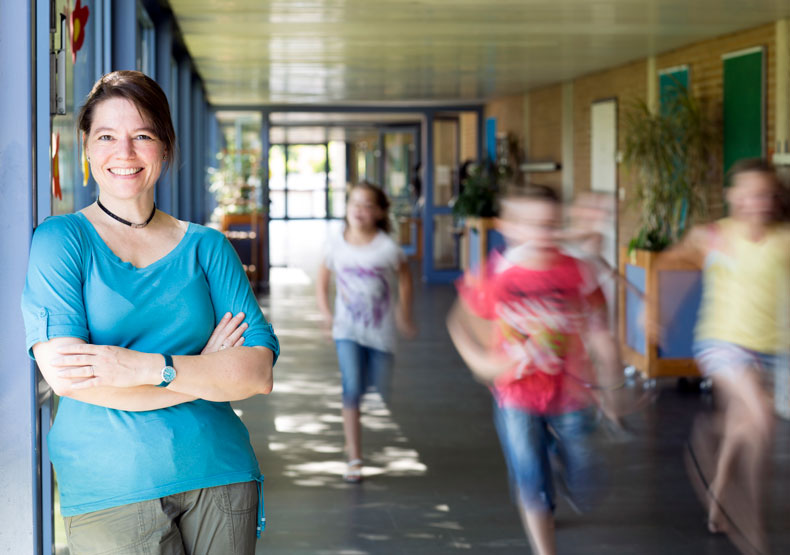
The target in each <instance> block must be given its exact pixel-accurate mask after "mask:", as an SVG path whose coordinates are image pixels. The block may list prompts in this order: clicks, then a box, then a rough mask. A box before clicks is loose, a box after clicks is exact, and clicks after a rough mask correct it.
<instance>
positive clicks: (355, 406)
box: [335, 339, 363, 460]
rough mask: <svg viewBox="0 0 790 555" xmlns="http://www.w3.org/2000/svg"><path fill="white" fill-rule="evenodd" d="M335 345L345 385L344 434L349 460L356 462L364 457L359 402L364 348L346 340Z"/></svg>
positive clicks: (340, 340) (341, 340) (361, 390)
mask: <svg viewBox="0 0 790 555" xmlns="http://www.w3.org/2000/svg"><path fill="white" fill-rule="evenodd" d="M335 345H336V347H337V360H338V364H339V365H340V376H341V378H342V383H343V432H344V433H345V437H346V452H347V454H348V458H349V460H356V459H360V458H361V457H362V445H361V439H360V426H359V402H360V399H361V398H362V393H363V389H362V387H363V384H362V371H363V368H362V366H363V352H362V349H363V348H362V346H360V345H358V344H357V343H355V342H354V341H349V340H346V339H338V340H337V341H335Z"/></svg>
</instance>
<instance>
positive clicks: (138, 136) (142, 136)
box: [135, 135, 152, 141]
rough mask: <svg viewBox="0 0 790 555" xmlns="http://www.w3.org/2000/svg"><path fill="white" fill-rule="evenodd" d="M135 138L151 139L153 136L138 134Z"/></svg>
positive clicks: (141, 139) (140, 139)
mask: <svg viewBox="0 0 790 555" xmlns="http://www.w3.org/2000/svg"><path fill="white" fill-rule="evenodd" d="M135 139H137V140H139V141H150V140H152V138H151V137H149V136H148V135H137V136H136V137H135Z"/></svg>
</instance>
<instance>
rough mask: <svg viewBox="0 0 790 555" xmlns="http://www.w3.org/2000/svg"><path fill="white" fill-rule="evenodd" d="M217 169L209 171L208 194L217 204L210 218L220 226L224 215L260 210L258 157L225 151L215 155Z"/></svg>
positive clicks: (234, 151) (231, 150) (247, 153)
mask: <svg viewBox="0 0 790 555" xmlns="http://www.w3.org/2000/svg"><path fill="white" fill-rule="evenodd" d="M217 160H218V161H219V166H218V167H217V168H209V170H208V171H209V183H210V185H209V191H210V192H211V193H212V194H213V195H214V198H215V199H216V201H217V207H216V208H215V209H214V212H213V213H212V215H211V219H212V221H214V222H220V221H221V220H222V217H223V216H224V215H226V214H250V213H252V212H257V211H259V210H260V206H259V202H258V191H259V190H260V186H261V180H260V177H259V176H258V173H259V165H260V162H259V160H258V156H257V153H255V152H250V151H237V150H236V149H232V148H231V149H224V150H222V151H220V152H218V153H217Z"/></svg>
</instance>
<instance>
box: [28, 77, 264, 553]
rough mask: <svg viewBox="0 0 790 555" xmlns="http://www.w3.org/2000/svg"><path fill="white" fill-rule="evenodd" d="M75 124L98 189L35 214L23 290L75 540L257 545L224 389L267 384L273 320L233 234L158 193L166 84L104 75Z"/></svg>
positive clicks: (255, 493)
mask: <svg viewBox="0 0 790 555" xmlns="http://www.w3.org/2000/svg"><path fill="white" fill-rule="evenodd" d="M79 127H80V130H81V131H82V132H83V141H84V145H85V150H86V153H87V155H88V157H89V160H90V168H91V173H92V174H93V176H94V178H95V179H96V182H97V184H98V187H99V199H97V201H96V203H94V204H91V205H90V206H88V207H86V208H85V209H84V210H82V211H80V212H77V213H75V214H67V215H63V216H56V217H53V218H49V219H47V220H46V221H44V223H42V224H41V225H40V226H39V227H38V228H37V230H36V232H35V234H34V236H33V242H32V245H31V250H30V263H29V268H28V273H27V282H26V287H25V290H24V293H23V297H22V309H23V314H24V317H25V328H26V337H27V347H28V349H29V352H30V354H31V356H33V357H34V358H35V360H36V362H37V363H38V365H39V368H40V369H41V372H42V375H43V376H44V378H45V379H46V381H47V382H48V383H49V385H50V386H51V387H52V388H53V390H54V391H55V392H56V393H57V394H58V395H60V396H61V397H62V399H61V402H60V405H59V409H58V413H57V416H56V419H55V423H54V425H53V428H52V431H51V433H50V435H49V437H48V438H47V439H48V443H49V450H50V457H51V460H52V463H53V465H54V467H55V470H56V471H57V473H58V480H59V485H60V497H61V508H62V513H63V515H64V516H65V517H66V532H67V535H68V541H69V547H70V550H71V553H72V554H79V553H98V552H101V553H105V552H113V553H115V552H119V551H123V552H125V553H126V552H134V553H138V552H140V553H141V552H149V551H150V550H152V549H153V550H154V551H155V552H160V551H158V550H160V549H164V550H165V551H166V552H171V551H172V552H174V553H182V552H184V551H186V552H187V553H217V554H220V553H221V554H226V553H227V554H237V553H239V554H240V553H244V554H251V553H253V552H254V550H255V531H256V529H257V530H258V532H259V533H260V530H261V529H262V528H263V526H264V525H265V517H264V516H263V501H262V488H261V483H262V481H263V476H262V475H261V473H260V470H259V467H258V461H257V460H256V457H255V453H254V452H253V450H252V447H251V445H250V440H249V434H248V432H247V429H246V428H245V426H244V424H243V423H242V422H241V420H240V419H239V418H238V416H237V415H236V414H235V413H234V412H233V409H232V408H231V406H230V403H229V401H233V400H238V399H244V398H247V397H251V396H253V395H256V394H266V393H269V392H270V391H271V388H272V367H273V365H274V362H275V360H276V358H277V355H278V354H279V343H278V341H277V337H276V336H275V335H274V332H273V330H272V327H271V325H270V324H269V323H268V322H267V321H266V319H265V318H264V316H263V314H262V312H261V310H260V307H259V306H258V304H257V301H256V299H255V296H254V295H253V293H252V290H251V288H250V285H249V282H248V281H247V279H246V276H245V274H244V270H243V268H242V266H241V263H240V261H239V259H238V257H237V255H236V253H235V251H234V250H233V248H232V247H231V245H230V243H228V241H227V240H226V239H225V238H224V236H222V235H221V234H220V233H219V232H217V231H214V230H211V229H208V228H205V227H203V226H199V225H196V224H192V223H189V222H183V221H180V220H177V219H176V218H174V217H172V216H170V215H168V214H165V213H164V212H161V211H159V210H157V209H156V206H155V205H154V189H155V186H156V183H157V180H158V179H159V176H160V174H161V173H162V170H163V169H164V168H166V167H167V165H168V163H170V162H172V158H173V153H174V150H175V132H174V130H173V124H172V122H171V120H170V110H169V108H168V105H167V99H166V97H165V95H164V93H163V92H162V90H161V89H160V88H159V86H158V85H157V84H156V83H155V82H154V81H153V80H152V79H150V78H149V77H147V76H145V75H144V74H142V73H139V72H134V71H118V72H114V73H110V74H108V75H105V76H104V77H103V78H102V79H100V80H99V82H97V83H96V85H95V86H94V87H93V90H92V91H91V93H90V95H89V96H88V99H87V100H86V103H85V105H84V106H83V108H82V110H81V112H80V117H79ZM234 315H235V316H234ZM144 513H145V514H146V515H149V516H148V517H147V518H148V520H147V521H146V522H147V524H146V526H140V525H139V524H138V518H139V516H138V515H141V514H144ZM149 524H153V526H151V525H149ZM152 546H157V547H156V549H154V547H152ZM163 546H167V547H163ZM149 548H150V549H149Z"/></svg>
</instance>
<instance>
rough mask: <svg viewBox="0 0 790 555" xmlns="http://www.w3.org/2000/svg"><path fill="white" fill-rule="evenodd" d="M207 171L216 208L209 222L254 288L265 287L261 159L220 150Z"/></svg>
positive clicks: (265, 226) (252, 153)
mask: <svg viewBox="0 0 790 555" xmlns="http://www.w3.org/2000/svg"><path fill="white" fill-rule="evenodd" d="M217 160H219V167H217V168H209V182H210V185H209V191H210V192H211V193H212V194H213V195H214V198H215V199H216V201H217V206H216V208H215V209H214V211H213V212H212V215H211V220H212V222H214V224H215V225H217V227H219V229H220V230H221V231H222V232H223V233H224V234H225V235H226V236H227V237H228V239H229V240H230V242H231V244H232V245H233V247H234V248H235V249H236V252H237V253H238V255H239V258H240V259H241V261H242V264H243V265H244V269H245V271H246V273H247V277H249V278H250V282H251V283H252V284H253V287H254V288H256V290H257V289H259V288H262V289H265V288H267V287H268V263H267V260H266V251H267V249H266V239H265V238H266V234H267V233H268V220H267V217H266V216H267V211H266V210H263V209H262V207H261V205H260V200H259V191H260V189H261V179H260V177H259V171H260V158H259V155H258V153H257V152H255V151H246V150H242V151H237V150H235V149H232V148H231V149H226V150H222V151H221V152H219V153H218V154H217Z"/></svg>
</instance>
